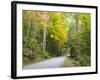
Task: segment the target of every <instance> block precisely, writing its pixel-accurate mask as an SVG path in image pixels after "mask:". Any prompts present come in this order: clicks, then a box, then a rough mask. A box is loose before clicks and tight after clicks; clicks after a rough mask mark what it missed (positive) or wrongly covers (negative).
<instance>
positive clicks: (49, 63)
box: [23, 56, 66, 69]
mask: <svg viewBox="0 0 100 80" xmlns="http://www.w3.org/2000/svg"><path fill="white" fill-rule="evenodd" d="M65 58H66V57H65V56H60V57H56V58H52V59H48V60H45V61H41V62H38V63H34V64H30V65H27V66H24V67H23V69H39V68H40V69H41V68H58V67H59V66H60V65H61V64H62V63H63V62H64V59H65Z"/></svg>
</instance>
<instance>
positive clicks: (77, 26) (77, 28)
mask: <svg viewBox="0 0 100 80" xmlns="http://www.w3.org/2000/svg"><path fill="white" fill-rule="evenodd" d="M75 16H76V32H77V34H76V35H77V50H78V52H79V44H80V41H79V22H78V14H76V15H75Z"/></svg>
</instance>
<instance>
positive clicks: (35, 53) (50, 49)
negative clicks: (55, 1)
mask: <svg viewBox="0 0 100 80" xmlns="http://www.w3.org/2000/svg"><path fill="white" fill-rule="evenodd" d="M22 14H23V17H22V18H23V65H27V64H31V63H35V62H38V61H41V60H46V59H49V58H53V57H57V56H63V55H65V56H66V55H68V54H70V57H71V58H72V59H73V60H74V61H75V62H76V64H77V65H78V66H90V65H91V64H90V63H91V59H90V57H91V52H90V51H91V14H89V13H70V12H44V11H30V10H23V13H22Z"/></svg>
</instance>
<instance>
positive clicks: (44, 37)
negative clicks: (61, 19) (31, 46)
mask: <svg viewBox="0 0 100 80" xmlns="http://www.w3.org/2000/svg"><path fill="white" fill-rule="evenodd" d="M45 48H46V26H44V29H43V52H44V53H45Z"/></svg>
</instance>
